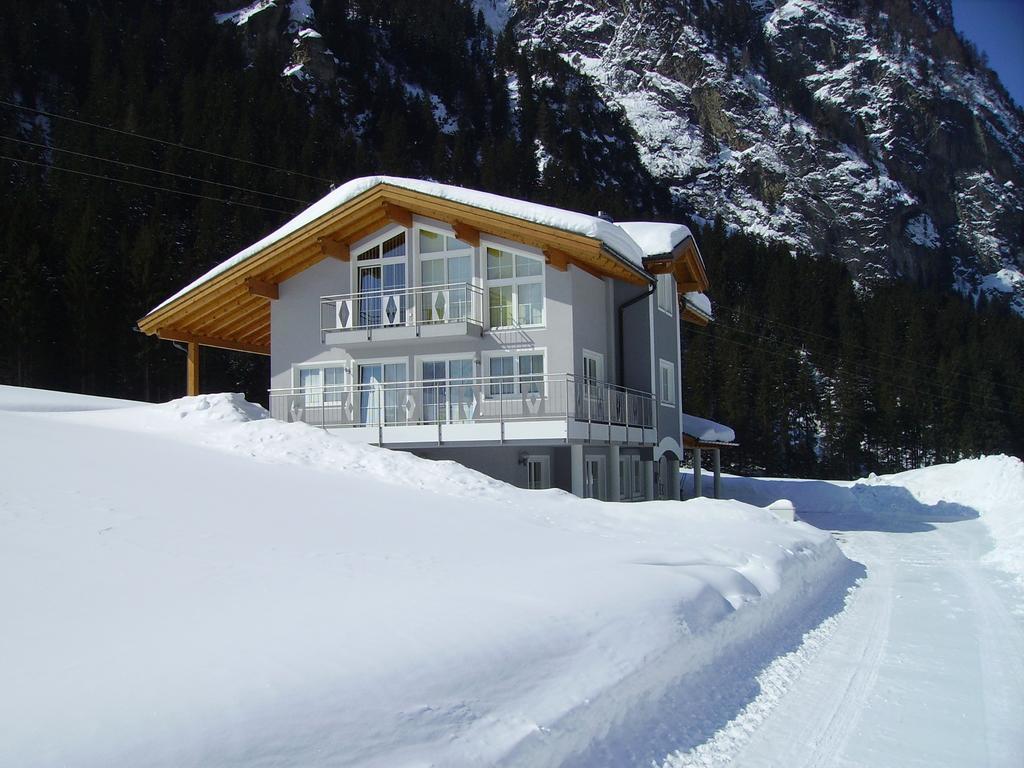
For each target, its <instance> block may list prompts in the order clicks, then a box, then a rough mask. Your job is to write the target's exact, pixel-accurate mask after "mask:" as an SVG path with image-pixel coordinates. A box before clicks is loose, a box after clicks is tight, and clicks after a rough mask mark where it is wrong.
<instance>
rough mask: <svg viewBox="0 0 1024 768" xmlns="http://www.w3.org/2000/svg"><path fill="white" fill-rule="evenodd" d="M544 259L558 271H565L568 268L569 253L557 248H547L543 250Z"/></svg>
mask: <svg viewBox="0 0 1024 768" xmlns="http://www.w3.org/2000/svg"><path fill="white" fill-rule="evenodd" d="M544 260H545V261H546V262H547V263H548V264H550V265H551V266H552V267H553V268H554V269H557V270H558V271H559V272H565V271H566V270H567V269H568V268H569V261H570V257H569V254H567V253H566V252H565V251H560V250H558V249H557V248H548V249H547V250H545V251H544Z"/></svg>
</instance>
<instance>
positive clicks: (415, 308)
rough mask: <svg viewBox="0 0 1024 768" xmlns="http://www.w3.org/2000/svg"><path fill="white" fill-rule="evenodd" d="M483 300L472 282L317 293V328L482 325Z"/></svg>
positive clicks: (480, 291) (329, 329) (352, 328)
mask: <svg viewBox="0 0 1024 768" xmlns="http://www.w3.org/2000/svg"><path fill="white" fill-rule="evenodd" d="M483 304H484V302H483V291H482V290H480V288H479V287H478V286H475V285H473V284H472V283H449V284H447V285H420V286H416V287H414V288H404V287H403V288H394V289H388V288H382V289H380V290H376V291H361V292H359V293H346V294H339V295H337V296H321V297H320V330H321V331H342V330H354V329H358V328H395V327H400V326H407V325H428V324H431V325H432V324H439V323H466V322H468V323H475V324H477V325H483V316H484V313H483Z"/></svg>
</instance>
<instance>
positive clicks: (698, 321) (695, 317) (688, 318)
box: [682, 302, 711, 327]
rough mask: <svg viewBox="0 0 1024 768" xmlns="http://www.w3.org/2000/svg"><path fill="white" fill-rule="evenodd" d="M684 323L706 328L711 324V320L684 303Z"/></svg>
mask: <svg viewBox="0 0 1024 768" xmlns="http://www.w3.org/2000/svg"><path fill="white" fill-rule="evenodd" d="M682 317H683V322H684V323H690V324H692V325H699V326H702V327H703V326H706V325H707V324H708V323H710V322H711V318H709V317H708V316H707V315H705V314H704V313H703V312H698V311H697V310H695V309H694V308H693V307H691V306H690V305H689V304H686V303H685V302H684V303H683V314H682Z"/></svg>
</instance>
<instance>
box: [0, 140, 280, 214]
mask: <svg viewBox="0 0 1024 768" xmlns="http://www.w3.org/2000/svg"><path fill="white" fill-rule="evenodd" d="M0 160H10V161H11V162H12V163H25V164H26V165H35V166H38V167H39V168H46V169H49V170H52V171H64V172H65V173H74V174H77V175H79V176H88V177H89V178H93V179H101V180H103V181H110V182H113V183H115V184H130V185H131V186H133V187H143V188H145V189H152V190H155V191H157V192H170V193H172V194H175V195H185V196H186V197H195V198H199V199H201V200H212V201H213V202H215V203H224V205H239V206H242V207H245V208H255V209H257V210H260V211H270V212H271V213H282V214H284V215H285V216H294V215H295V213H296V212H295V211H282V210H281V209H280V208H268V207H266V206H264V205H256V204H254V203H243V202H240V201H236V200H225V199H224V198H222V197H211V196H210V195H200V194H198V193H196V192H184V191H182V190H180V189H170V188H169V187H159V186H156V185H154V184H144V183H143V182H141V181H129V180H128V179H115V178H113V177H111V176H104V175H102V174H98V173H89V172H88V171H78V170H75V169H74V168H64V167H62V166H59V165H49V164H47V163H37V162H36V161H34V160H25V159H23V158H19V157H10V156H9V155H0Z"/></svg>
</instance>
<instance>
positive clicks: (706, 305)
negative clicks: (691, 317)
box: [683, 291, 714, 318]
mask: <svg viewBox="0 0 1024 768" xmlns="http://www.w3.org/2000/svg"><path fill="white" fill-rule="evenodd" d="M683 298H684V299H685V300H686V303H687V304H689V305H690V306H691V307H693V308H694V309H696V310H697V311H698V312H700V313H701V314H702V315H707V316H708V317H709V318H712V317H714V315H713V314H712V313H711V299H709V298H708V297H707V296H706V295H705V294H703V293H701V292H700V291H687V292H686V293H684V294H683Z"/></svg>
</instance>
